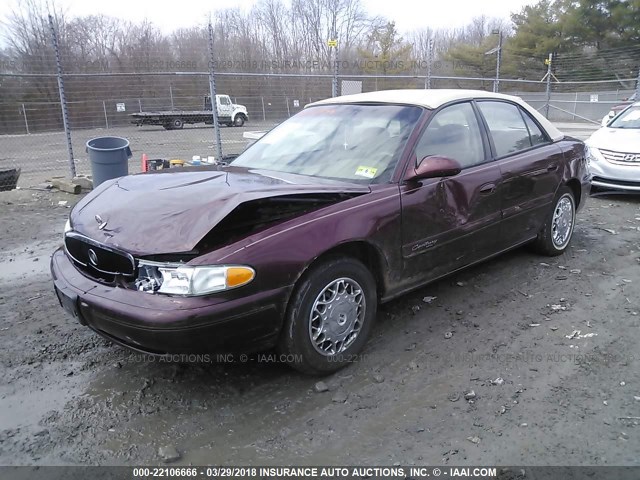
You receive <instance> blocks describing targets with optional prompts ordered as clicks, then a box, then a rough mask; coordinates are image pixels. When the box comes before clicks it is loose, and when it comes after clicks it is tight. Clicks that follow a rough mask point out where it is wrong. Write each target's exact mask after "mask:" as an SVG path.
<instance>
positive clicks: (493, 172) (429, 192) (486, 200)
mask: <svg viewBox="0 0 640 480" xmlns="http://www.w3.org/2000/svg"><path fill="white" fill-rule="evenodd" d="M430 155H440V156H445V157H450V158H453V159H455V160H457V161H458V162H460V164H461V165H462V172H461V173H459V174H458V175H455V176H453V177H449V178H434V179H428V180H423V181H420V182H417V183H410V184H404V185H401V188H400V192H401V202H402V243H403V246H402V254H403V258H404V266H405V267H404V271H405V280H406V281H407V282H410V283H414V284H415V283H421V280H422V281H424V280H427V279H433V278H437V277H439V276H442V275H444V274H446V273H449V272H451V271H452V270H455V269H456V268H460V267H462V266H464V265H468V264H470V263H473V262H474V261H477V260H479V259H482V258H484V257H486V256H488V255H489V254H490V253H492V252H493V250H494V248H495V243H496V241H497V237H498V233H499V225H500V219H501V211H500V183H501V181H502V174H501V172H500V168H499V167H498V165H497V164H496V163H495V162H491V159H490V156H489V147H488V142H487V138H486V136H485V133H484V132H483V130H482V128H481V123H480V120H479V117H478V114H477V112H476V109H475V108H474V107H473V104H472V103H471V102H463V103H457V104H454V105H449V106H446V107H444V108H442V109H441V110H440V111H439V112H436V113H435V114H434V115H433V118H432V119H431V120H430V122H429V124H428V125H427V127H426V129H425V131H424V132H423V134H422V136H421V138H420V140H419V141H418V143H417V145H416V147H415V155H414V158H413V159H412V161H414V162H417V161H419V160H422V159H423V158H424V157H427V156H430ZM418 159H419V160H418Z"/></svg>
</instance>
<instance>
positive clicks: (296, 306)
mask: <svg viewBox="0 0 640 480" xmlns="http://www.w3.org/2000/svg"><path fill="white" fill-rule="evenodd" d="M377 300H378V299H377V293H376V283H375V280H374V278H373V275H372V274H371V272H370V271H369V270H368V269H367V267H365V266H364V265H363V264H362V263H361V262H359V261H357V260H355V259H352V258H348V257H333V258H331V259H327V260H326V261H323V262H322V263H319V264H318V265H315V266H313V267H311V269H310V270H309V271H308V272H307V273H306V274H305V275H304V276H303V277H302V278H301V279H300V281H299V282H298V285H297V286H296V288H295V290H294V293H293V294H292V296H291V299H290V301H289V305H288V308H287V314H286V319H285V326H284V329H283V332H282V335H281V338H280V341H279V344H278V350H279V351H280V353H281V354H283V355H284V356H285V357H286V358H287V363H288V364H289V365H290V366H291V367H293V368H295V369H296V370H298V371H300V372H303V373H307V374H312V375H326V374H329V373H332V372H335V371H336V370H339V369H341V368H344V367H345V366H347V365H348V364H349V363H351V362H352V361H353V360H354V358H355V355H356V354H357V353H358V352H360V350H362V347H363V346H364V344H365V343H366V341H367V337H368V336H369V332H370V331H371V327H372V325H373V323H374V321H375V318H376V310H377Z"/></svg>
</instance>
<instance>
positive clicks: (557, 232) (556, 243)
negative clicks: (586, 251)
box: [533, 185, 576, 257]
mask: <svg viewBox="0 0 640 480" xmlns="http://www.w3.org/2000/svg"><path fill="white" fill-rule="evenodd" d="M575 223H576V200H575V197H574V195H573V191H572V190H571V189H570V188H569V187H567V186H566V185H565V186H562V187H560V189H559V190H558V194H557V195H556V198H555V200H554V201H553V209H552V210H551V211H550V212H549V214H548V216H547V218H546V220H545V222H544V226H543V227H542V230H540V233H538V237H537V238H536V239H535V241H534V243H533V248H534V250H535V251H536V252H538V253H540V254H542V255H547V256H549V257H555V256H557V255H562V254H563V253H564V251H565V250H566V249H567V247H568V246H569V243H571V237H572V236H573V229H574V227H575Z"/></svg>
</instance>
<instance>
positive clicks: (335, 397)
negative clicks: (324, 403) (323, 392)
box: [331, 391, 348, 403]
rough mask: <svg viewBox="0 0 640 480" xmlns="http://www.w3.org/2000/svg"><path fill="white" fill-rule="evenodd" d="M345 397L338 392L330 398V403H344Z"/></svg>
mask: <svg viewBox="0 0 640 480" xmlns="http://www.w3.org/2000/svg"><path fill="white" fill-rule="evenodd" d="M347 397H348V395H347V394H346V393H344V392H341V391H338V392H336V393H335V394H334V395H333V397H331V401H332V402H333V403H344V402H346V401H347Z"/></svg>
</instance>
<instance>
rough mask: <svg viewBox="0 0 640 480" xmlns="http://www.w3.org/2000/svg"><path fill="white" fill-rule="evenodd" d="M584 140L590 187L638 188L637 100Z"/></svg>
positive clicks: (639, 113)
mask: <svg viewBox="0 0 640 480" xmlns="http://www.w3.org/2000/svg"><path fill="white" fill-rule="evenodd" d="M585 143H586V144H587V146H588V153H587V160H588V162H589V170H590V172H591V175H592V180H591V185H592V186H593V187H596V188H600V189H612V190H628V191H635V192H640V102H636V103H634V104H632V105H630V106H629V107H628V108H627V109H626V110H624V111H623V112H622V113H620V114H619V115H618V116H617V117H615V118H614V119H613V121H611V122H610V123H609V124H608V125H607V126H605V127H602V128H601V129H600V130H598V131H597V132H595V133H593V134H592V135H591V137H589V139H588V140H587V141H586V142H585Z"/></svg>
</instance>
